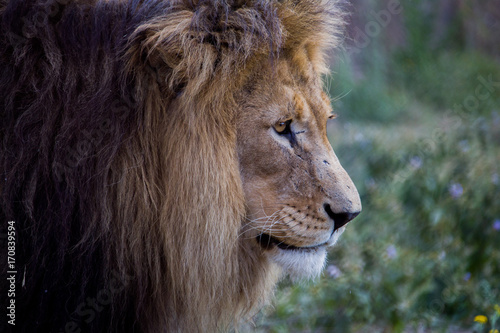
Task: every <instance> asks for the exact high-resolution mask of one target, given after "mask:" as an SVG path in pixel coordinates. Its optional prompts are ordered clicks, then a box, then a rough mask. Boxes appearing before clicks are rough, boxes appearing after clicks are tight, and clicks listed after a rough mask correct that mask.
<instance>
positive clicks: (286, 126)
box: [274, 119, 292, 134]
mask: <svg viewBox="0 0 500 333" xmlns="http://www.w3.org/2000/svg"><path fill="white" fill-rule="evenodd" d="M291 123H292V119H288V120H286V121H279V122H277V123H276V124H275V125H274V129H275V130H276V132H278V134H289V133H290V124H291Z"/></svg>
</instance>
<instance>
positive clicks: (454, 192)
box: [448, 183, 464, 199]
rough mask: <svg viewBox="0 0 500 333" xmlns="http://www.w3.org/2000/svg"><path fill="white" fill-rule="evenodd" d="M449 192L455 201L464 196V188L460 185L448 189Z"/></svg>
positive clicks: (455, 184) (454, 184)
mask: <svg viewBox="0 0 500 333" xmlns="http://www.w3.org/2000/svg"><path fill="white" fill-rule="evenodd" d="M448 191H449V192H450V195H451V196H452V198H453V199H458V198H460V197H461V196H462V194H464V188H463V187H462V185H461V184H460V183H453V184H451V185H450V187H449V188H448Z"/></svg>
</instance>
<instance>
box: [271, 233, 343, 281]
mask: <svg viewBox="0 0 500 333" xmlns="http://www.w3.org/2000/svg"><path fill="white" fill-rule="evenodd" d="M344 230H345V226H344V227H342V228H340V229H338V230H336V231H335V232H334V233H333V235H332V236H331V237H330V239H329V240H328V242H327V243H326V245H325V246H320V247H318V248H316V249H309V250H282V249H279V248H277V247H275V248H274V249H272V250H271V251H270V253H269V254H270V259H271V260H272V261H273V262H274V263H276V264H277V265H279V266H280V267H281V268H282V269H283V272H284V273H285V274H287V275H289V276H290V278H291V279H292V281H300V280H304V279H314V278H317V277H319V275H320V274H321V272H322V271H323V268H324V267H325V264H326V248H327V246H333V245H334V244H335V243H336V242H337V241H338V239H339V238H340V235H342V233H343V232H344Z"/></svg>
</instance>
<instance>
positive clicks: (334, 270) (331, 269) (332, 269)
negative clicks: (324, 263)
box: [326, 265, 342, 279]
mask: <svg viewBox="0 0 500 333" xmlns="http://www.w3.org/2000/svg"><path fill="white" fill-rule="evenodd" d="M326 272H327V273H328V275H329V276H330V277H331V278H334V279H336V278H339V277H341V276H342V272H341V271H340V269H339V268H338V267H337V266H335V265H328V267H327V268H326Z"/></svg>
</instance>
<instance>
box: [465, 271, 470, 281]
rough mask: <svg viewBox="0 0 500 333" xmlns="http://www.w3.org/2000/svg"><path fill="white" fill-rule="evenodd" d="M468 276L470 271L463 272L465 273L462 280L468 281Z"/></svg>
mask: <svg viewBox="0 0 500 333" xmlns="http://www.w3.org/2000/svg"><path fill="white" fill-rule="evenodd" d="M470 276H471V274H470V272H467V273H465V275H464V281H469V280H470Z"/></svg>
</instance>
